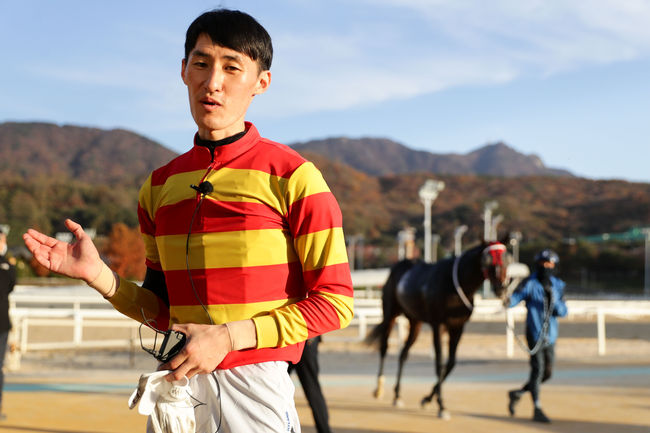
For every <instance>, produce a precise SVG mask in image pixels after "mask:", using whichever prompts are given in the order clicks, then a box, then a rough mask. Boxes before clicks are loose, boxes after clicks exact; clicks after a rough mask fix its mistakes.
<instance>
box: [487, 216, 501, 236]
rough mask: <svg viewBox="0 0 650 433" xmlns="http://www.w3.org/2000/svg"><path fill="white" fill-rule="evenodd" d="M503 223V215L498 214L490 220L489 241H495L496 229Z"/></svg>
mask: <svg viewBox="0 0 650 433" xmlns="http://www.w3.org/2000/svg"><path fill="white" fill-rule="evenodd" d="M502 221H503V215H502V214H499V215H497V216H495V217H494V218H492V226H491V228H490V240H491V241H496V240H497V237H498V236H497V227H498V226H499V224H501V222H502Z"/></svg>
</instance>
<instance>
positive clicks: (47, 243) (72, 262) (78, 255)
mask: <svg viewBox="0 0 650 433" xmlns="http://www.w3.org/2000/svg"><path fill="white" fill-rule="evenodd" d="M65 225H66V227H67V228H68V230H70V232H72V234H73V235H74V237H75V241H74V242H72V243H70V244H69V243H67V242H63V241H59V240H56V239H54V238H51V237H49V236H46V235H44V234H43V233H41V232H38V231H36V230H33V229H29V230H27V233H25V234H24V235H23V240H24V242H25V245H26V246H27V249H29V251H30V252H31V253H32V255H33V256H34V258H35V259H36V261H38V263H40V264H41V265H43V266H45V267H46V268H47V269H49V270H51V271H52V272H56V273H57V274H61V275H65V276H68V277H71V278H80V279H82V280H84V281H86V282H90V281H92V280H93V279H94V278H95V277H96V276H97V275H98V274H99V271H100V270H101V267H102V261H101V259H100V257H99V253H98V252H97V248H96V247H95V245H94V244H93V241H92V240H91V239H90V237H89V236H88V235H87V234H86V233H85V232H84V231H83V228H82V227H81V226H80V225H79V224H77V223H76V222H74V221H72V220H70V219H67V220H65Z"/></svg>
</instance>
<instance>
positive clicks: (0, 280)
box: [0, 227, 16, 420]
mask: <svg viewBox="0 0 650 433" xmlns="http://www.w3.org/2000/svg"><path fill="white" fill-rule="evenodd" d="M6 254H7V233H5V232H4V230H3V229H2V227H0V420H3V419H6V415H5V414H4V412H2V390H3V388H4V381H5V377H4V371H3V365H4V360H5V353H6V351H7V339H8V338H9V331H10V330H11V321H10V320H9V293H11V291H12V290H13V289H14V285H15V284H16V267H15V266H14V265H15V264H16V260H15V259H14V258H10V259H8V258H7V257H5V256H6Z"/></svg>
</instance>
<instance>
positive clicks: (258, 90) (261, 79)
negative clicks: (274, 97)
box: [253, 71, 271, 96]
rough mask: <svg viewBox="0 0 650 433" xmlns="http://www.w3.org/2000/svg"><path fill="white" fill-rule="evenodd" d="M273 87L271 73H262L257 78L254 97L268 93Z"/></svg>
mask: <svg viewBox="0 0 650 433" xmlns="http://www.w3.org/2000/svg"><path fill="white" fill-rule="evenodd" d="M270 85H271V71H262V72H260V75H259V76H258V77H257V85H256V86H255V91H254V92H253V96H255V95H260V94H262V93H264V92H266V89H268V88H269V86H270Z"/></svg>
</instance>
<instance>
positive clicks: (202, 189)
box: [190, 180, 214, 195]
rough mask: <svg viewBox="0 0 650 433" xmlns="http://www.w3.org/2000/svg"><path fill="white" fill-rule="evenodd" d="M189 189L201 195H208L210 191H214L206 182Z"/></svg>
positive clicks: (191, 186)
mask: <svg viewBox="0 0 650 433" xmlns="http://www.w3.org/2000/svg"><path fill="white" fill-rule="evenodd" d="M190 188H192V189H193V190H196V191H197V192H198V193H199V194H202V195H206V194H209V193H211V192H212V191H214V187H213V186H212V184H211V183H210V182H209V181H207V180H204V181H203V182H201V183H200V184H198V186H197V185H190Z"/></svg>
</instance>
